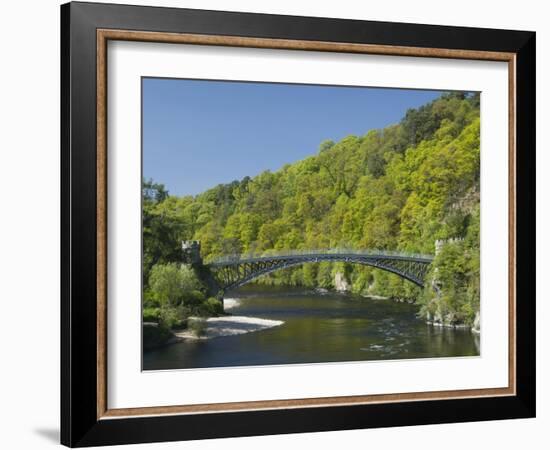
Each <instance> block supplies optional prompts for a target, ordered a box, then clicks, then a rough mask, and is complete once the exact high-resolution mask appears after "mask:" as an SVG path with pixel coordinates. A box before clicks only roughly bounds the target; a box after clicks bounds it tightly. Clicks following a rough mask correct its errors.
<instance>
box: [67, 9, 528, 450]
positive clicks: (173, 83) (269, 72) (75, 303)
mask: <svg viewBox="0 0 550 450" xmlns="http://www.w3.org/2000/svg"><path fill="white" fill-rule="evenodd" d="M61 19H62V20H61V23H62V30H61V54H62V71H61V73H62V80H61V82H62V97H61V111H62V130H61V137H62V158H61V172H62V198H61V200H62V247H61V254H62V258H61V259H62V280H61V283H62V299H61V300H62V317H61V323H62V327H61V334H62V337H61V339H62V342H61V351H62V379H61V383H62V398H61V406H62V414H61V415H62V424H61V428H62V434H61V440H62V443H63V444H65V445H68V446H90V445H106V444H123V443H138V442H155V441H169V440H185V439H203V438H213V437H229V436H246V435H263V434H276V433H295V432H311V431H325V430H342V429H353V428H367V427H384V426H399V425H415V424H427V423H443V422H459V421H478V420H491V419H507V418H519V417H533V416H534V414H535V350H534V349H535V338H534V336H535V320H534V319H535V301H534V299H535V280H534V278H535V272H534V265H535V256H534V255H535V233H534V227H535V192H534V186H535V179H534V173H535V172H534V167H535V82H534V81H535V33H532V32H527V31H508V30H492V29H476V28H458V27H446V26H428V25H416V24H399V23H382V22H366V21H351V20H341V19H325V18H310V17H292V16H275V15H263V14H250V13H230V12H217V11H201V10H189V9H170V8H152V7H137V6H125V5H109V4H93V3H69V4H66V5H63V6H62V7H61Z"/></svg>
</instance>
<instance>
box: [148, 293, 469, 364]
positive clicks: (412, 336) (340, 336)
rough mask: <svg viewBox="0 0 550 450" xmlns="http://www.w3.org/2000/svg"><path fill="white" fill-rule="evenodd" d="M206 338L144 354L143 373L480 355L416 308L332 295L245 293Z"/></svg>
mask: <svg viewBox="0 0 550 450" xmlns="http://www.w3.org/2000/svg"><path fill="white" fill-rule="evenodd" d="M231 297H233V298H230V299H226V300H225V308H226V311H227V312H228V313H230V314H231V316H227V317H220V318H212V319H209V320H208V322H207V328H206V330H205V332H204V335H203V338H202V339H185V340H184V341H183V342H178V343H175V344H171V345H167V346H164V347H162V348H159V349H156V350H152V351H149V352H146V353H144V355H143V369H144V370H151V369H157V370H158V369H186V368H200V367H229V366H257V365H266V364H293V363H319V362H336V361H365V360H387V359H410V358H433V357H456V356H475V355H479V337H478V336H477V335H475V334H473V333H471V332H470V331H469V330H467V329H466V330H464V329H448V328H440V327H433V326H431V325H427V324H426V323H425V322H424V321H422V320H420V319H418V318H417V317H416V313H417V311H418V308H417V307H416V306H415V305H410V304H405V303H397V302H394V301H391V300H386V299H374V298H364V297H361V296H356V295H349V294H345V295H344V294H338V293H334V292H318V291H313V290H306V289H293V288H288V287H285V288H281V287H279V288H276V287H258V286H251V287H245V288H242V289H240V290H238V291H235V292H233V293H232V295H231Z"/></svg>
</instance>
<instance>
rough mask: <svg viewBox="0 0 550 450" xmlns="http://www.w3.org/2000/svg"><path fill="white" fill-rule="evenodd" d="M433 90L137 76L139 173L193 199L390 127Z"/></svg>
mask: <svg viewBox="0 0 550 450" xmlns="http://www.w3.org/2000/svg"><path fill="white" fill-rule="evenodd" d="M441 93H442V92H441V91H423V90H407V89H381V88H363V87H359V88H358V87H340V86H337V87H333V86H314V85H296V84H294V85H293V84H277V83H252V82H227V81H202V80H179V79H177V80H175V79H159V78H144V79H143V176H144V177H145V178H147V179H148V178H152V179H153V180H154V181H156V182H159V183H164V185H165V186H166V188H167V189H168V190H169V192H170V193H171V194H175V195H188V194H192V195H195V194H198V193H200V192H203V191H205V190H206V189H209V188H211V187H214V186H215V185H217V184H219V183H228V182H231V181H233V180H239V179H242V178H243V177H245V176H246V175H249V176H254V175H257V174H259V173H260V172H262V171H264V170H267V169H269V170H271V171H275V170H277V169H279V168H280V167H281V166H283V165H284V164H286V163H292V162H294V161H298V160H300V159H303V158H305V157H306V156H309V155H312V154H315V153H316V152H317V149H318V146H319V144H320V143H321V142H322V141H323V140H325V139H332V140H334V141H338V140H340V139H342V138H343V137H344V136H347V135H349V134H355V135H363V134H365V133H367V132H368V131H369V130H371V129H373V128H382V127H385V126H387V125H390V124H393V123H397V122H399V120H400V119H401V118H402V117H403V116H404V114H405V112H406V111H407V109H408V108H416V107H418V106H420V105H423V104H424V103H427V102H429V101H431V100H433V99H434V98H436V97H438V96H439V95H441Z"/></svg>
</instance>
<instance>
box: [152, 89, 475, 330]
mask: <svg viewBox="0 0 550 450" xmlns="http://www.w3.org/2000/svg"><path fill="white" fill-rule="evenodd" d="M479 125H480V117H479V96H478V95H472V94H469V95H467V94H462V93H448V94H445V95H443V96H442V97H440V98H438V99H437V100H435V101H433V102H431V103H429V104H427V105H425V106H422V107H421V108H418V109H415V110H412V109H411V110H409V111H408V112H407V114H406V116H405V117H404V118H403V119H402V120H401V122H400V123H399V124H396V125H392V126H389V127H387V128H385V129H382V130H372V131H369V132H368V133H367V134H365V135H363V136H347V137H346V138H344V139H342V140H341V141H339V142H336V143H335V142H332V141H325V142H322V143H321V144H320V146H319V149H318V151H317V152H316V154H314V155H313V156H311V157H308V158H306V159H304V160H301V161H297V162H294V163H292V164H287V165H285V166H284V167H282V168H281V169H280V170H277V171H276V172H270V171H265V172H263V173H261V174H259V175H256V176H251V177H245V178H244V179H242V180H240V181H234V182H232V183H229V184H223V185H218V186H216V187H214V188H212V189H210V190H208V191H206V192H204V193H202V194H200V195H197V196H195V197H192V196H187V197H176V196H171V195H169V194H168V193H167V192H166V191H165V189H164V187H163V186H162V185H160V184H154V183H153V182H152V181H148V182H145V183H144V190H143V192H144V208H143V225H144V230H143V233H144V267H143V276H144V292H145V296H144V298H145V303H146V304H145V306H146V310H148V311H153V310H154V311H156V310H155V308H160V307H161V306H162V304H163V300H162V299H163V298H165V297H166V296H164V297H163V296H162V295H161V294H159V293H158V292H156V291H155V289H160V288H159V287H158V280H159V279H160V278H162V272H163V271H166V270H176V271H177V267H176V266H174V265H171V264H170V263H179V262H181V253H180V246H181V241H182V240H191V239H195V240H200V241H201V246H202V255H203V258H204V259H205V260H207V261H208V259H211V258H214V257H216V256H219V255H226V254H234V253H237V254H247V253H253V254H263V253H266V252H269V251H273V250H277V251H280V250H285V249H324V248H333V247H348V248H358V249H359V248H360V249H364V248H368V249H390V250H404V251H411V252H420V253H429V254H434V252H435V241H436V240H438V239H439V240H447V239H450V238H459V239H456V240H455V241H453V242H452V243H448V244H447V245H445V244H444V245H443V246H442V248H441V251H440V252H439V253H438V255H437V257H436V260H435V262H434V264H433V265H432V272H431V274H430V280H432V279H433V280H434V282H433V283H431V282H430V283H429V286H427V287H426V288H425V290H424V292H421V291H420V289H418V288H417V287H415V286H414V285H412V284H411V283H409V282H407V281H404V280H403V279H401V278H399V277H397V276H395V275H392V274H389V273H387V272H383V271H381V270H377V269H372V268H369V267H364V266H356V265H349V266H347V265H344V264H333V265H331V264H329V263H321V264H306V265H304V266H302V267H297V268H293V269H288V270H285V271H280V272H277V273H274V274H272V275H270V276H269V277H265V278H264V279H262V280H261V282H264V283H281V284H283V283H284V284H291V285H302V286H308V287H324V288H331V287H333V284H334V274H335V272H336V271H339V272H342V273H344V274H345V276H346V277H347V279H348V281H349V282H350V284H351V289H352V290H353V291H354V292H356V293H360V294H363V295H368V294H371V295H383V296H389V297H394V298H399V299H414V300H416V301H417V303H418V304H419V305H420V309H419V311H420V312H421V314H422V315H423V316H424V317H426V318H430V319H431V320H435V321H438V322H444V323H467V324H471V323H472V322H473V321H474V317H475V315H476V312H477V311H478V310H479ZM368 128H369V126H368V123H366V124H365V129H368ZM220 151H222V150H220ZM312 153H313V150H312ZM251 175H252V174H251ZM179 276H180V277H183V278H185V274H183V275H182V274H180V275H179ZM189 283H190V286H192V287H193V289H191V291H193V292H195V294H189V295H187V297H185V295H183V294H182V296H180V297H181V298H180V299H179V300H178V301H176V302H175V303H174V302H173V303H174V304H178V305H180V306H181V305H185V304H187V305H189V304H193V302H195V304H199V303H200V302H201V300H200V292H201V289H200V287H198V286H194V285H193V283H192V282H191V281H189ZM432 284H434V285H436V286H439V287H440V292H439V294H436V290H435V289H434V287H433V286H432ZM193 296H194V297H193ZM184 297H185V298H184ZM197 299H198V300H197ZM203 299H204V294H203ZM210 302H211V303H212V304H213V302H212V300H211V301H210ZM155 314H157V313H155ZM182 314H184V313H182Z"/></svg>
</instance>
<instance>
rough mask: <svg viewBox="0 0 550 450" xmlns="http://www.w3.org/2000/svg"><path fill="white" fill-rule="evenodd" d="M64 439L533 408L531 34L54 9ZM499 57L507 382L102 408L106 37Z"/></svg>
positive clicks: (160, 437)
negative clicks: (505, 74)
mask: <svg viewBox="0 0 550 450" xmlns="http://www.w3.org/2000/svg"><path fill="white" fill-rule="evenodd" d="M61 27H62V28H61V56H62V63H61V64H62V65H61V77H62V78H61V119H62V120H61V122H62V124H61V142H62V152H61V174H62V180H61V191H62V192H61V204H62V217H61V219H62V220H61V223H62V229H61V261H62V263H61V274H62V278H61V292H62V298H61V305H62V311H61V356H62V359H61V374H62V376H61V387H62V396H61V431H62V432H61V441H62V443H63V444H65V445H68V446H90V445H105V444H124V443H138V442H155V441H173V440H185V439H203V438H214V437H230V436H248V435H265V434H277V433H295V432H314V431H328V430H343V429H354V428H368V427H386V426H400V425H416V424H428V423H444V422H462V421H478V420H492V419H509V418H519V417H534V415H535V301H534V299H535V271H534V266H535V232H534V231H535V176H534V173H535V33H532V32H525V31H506V30H491V29H476V28H459V27H445V26H432V25H416V24H414V25H413V24H400V23H383V22H366V21H352V20H341V19H325V18H309V17H291V16H275V15H263V14H249V13H231V12H217V11H201V10H189V9H170V8H152V7H137V6H125V5H109V4H93V3H78V2H77V3H69V4H66V5H63V6H62V7H61ZM109 40H125V41H143V42H159V43H172V44H177V43H185V44H200V45H216V46H232V47H253V48H269V49H286V50H295V51H303V50H310V51H322V52H341V53H365V54H381V55H395V56H416V57H426V58H430V57H437V58H451V59H455V58H456V59H474V60H489V61H505V62H507V63H508V67H509V105H510V106H509V107H510V110H509V112H508V117H509V136H508V139H509V149H508V155H507V156H508V158H509V192H508V201H509V225H508V227H509V228H508V229H509V261H510V262H509V278H510V282H509V298H508V301H509V312H510V315H509V383H508V387H506V388H494V389H473V390H462V391H435V392H422V393H410V394H407V393H405V394H403V393H401V394H391V393H388V394H383V395H367V396H352V397H324V398H302V399H287V400H269V401H260V402H235V403H214V404H205V405H199V406H192V405H173V406H163V407H156V406H155V405H151V407H147V408H130V409H111V408H109V406H108V404H107V359H106V348H107V339H108V336H107V313H108V311H107V306H106V305H107V302H106V292H107V289H106V282H107V281H106V280H107V276H106V275H107V251H106V245H107V232H108V231H107V221H106V213H107V202H108V199H107V190H106V182H107V170H108V164H107V156H106V147H107V116H106V101H107V83H106V80H107V75H106V74H107V57H106V52H107V42H108V41H109Z"/></svg>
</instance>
